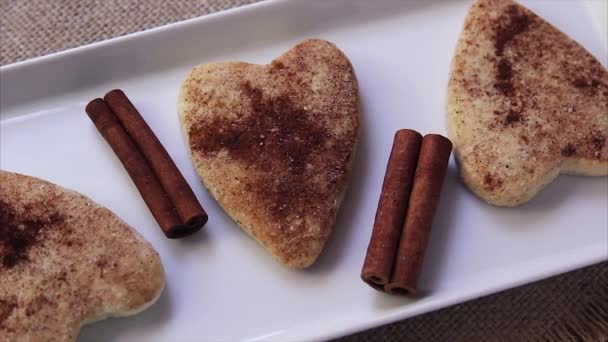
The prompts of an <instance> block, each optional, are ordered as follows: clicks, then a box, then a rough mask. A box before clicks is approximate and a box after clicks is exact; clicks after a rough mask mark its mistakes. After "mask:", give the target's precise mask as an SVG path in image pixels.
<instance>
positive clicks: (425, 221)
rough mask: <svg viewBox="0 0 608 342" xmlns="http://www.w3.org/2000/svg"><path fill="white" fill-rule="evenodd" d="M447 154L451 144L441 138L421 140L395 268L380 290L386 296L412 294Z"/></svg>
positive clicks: (441, 183)
mask: <svg viewBox="0 0 608 342" xmlns="http://www.w3.org/2000/svg"><path fill="white" fill-rule="evenodd" d="M451 152H452V143H451V142H450V140H448V139H447V138H445V137H443V136H441V135H436V134H429V135H426V136H424V138H423V139H422V147H421V148H420V155H419V157H418V165H417V166H416V174H415V176H414V184H413V186H412V193H411V195H410V200H409V208H408V209H407V214H406V218H405V225H404V226H403V232H402V233H401V240H400V241H399V247H398V250H397V258H396V259H395V267H394V270H393V274H392V276H391V280H390V282H389V283H388V284H387V285H386V286H385V287H384V289H385V290H386V291H387V292H389V293H393V294H415V293H416V284H417V281H418V276H419V275H420V270H421V268H422V262H423V260H424V254H425V251H426V247H427V244H428V239H429V235H430V232H431V226H432V225H433V217H434V216H435V211H436V210H437V206H438V204H439V197H440V193H441V187H442V185H443V180H444V178H445V174H446V171H447V166H448V161H449V159H450V153H451Z"/></svg>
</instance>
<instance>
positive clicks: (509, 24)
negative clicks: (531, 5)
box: [494, 5, 531, 56]
mask: <svg viewBox="0 0 608 342" xmlns="http://www.w3.org/2000/svg"><path fill="white" fill-rule="evenodd" d="M530 24H531V19H530V17H528V15H526V13H523V12H521V11H519V9H518V7H517V6H514V5H511V6H509V7H508V8H507V11H506V15H504V16H501V17H500V18H499V19H498V22H497V25H496V36H495V37H494V48H495V49H496V55H497V56H501V55H502V54H503V52H504V50H505V47H506V46H507V44H509V42H511V41H512V40H513V39H514V38H515V37H516V36H517V35H518V34H521V33H523V32H524V31H526V30H527V29H528V27H529V26H530Z"/></svg>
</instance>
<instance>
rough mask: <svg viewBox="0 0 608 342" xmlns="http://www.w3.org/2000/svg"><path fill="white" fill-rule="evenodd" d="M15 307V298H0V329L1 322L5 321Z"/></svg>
mask: <svg viewBox="0 0 608 342" xmlns="http://www.w3.org/2000/svg"><path fill="white" fill-rule="evenodd" d="M16 307H17V298H15V296H11V297H8V298H4V299H3V298H0V327H2V322H4V321H6V320H7V319H8V318H9V317H10V315H11V314H12V313H13V311H14V310H15V308H16Z"/></svg>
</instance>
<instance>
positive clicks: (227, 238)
mask: <svg viewBox="0 0 608 342" xmlns="http://www.w3.org/2000/svg"><path fill="white" fill-rule="evenodd" d="M524 4H525V5H527V6H528V7H530V8H531V9H533V10H534V11H536V12H537V13H538V14H540V15H541V16H542V17H544V18H546V19H547V20H549V21H550V22H552V23H553V24H555V25H556V26H557V27H559V28H560V29H562V30H563V31H565V32H566V33H568V34H569V35H571V36H572V37H573V38H574V39H575V40H577V41H579V42H580V43H581V44H582V45H583V46H585V47H586V48H588V49H589V50H590V51H591V53H593V54H594V55H595V56H596V57H598V58H599V59H600V60H601V61H603V62H602V63H605V61H606V56H607V52H606V46H605V45H603V44H604V43H603V42H606V30H605V28H606V26H605V25H606V24H605V16H604V17H602V16H601V15H600V16H597V17H596V16H595V15H594V13H602V11H603V13H606V8H605V4H606V3H605V1H602V0H599V1H588V2H580V1H532V0H529V1H524ZM468 6H469V1H459V0H452V1H450V0H439V1H422V0H420V1H366V0H355V1H347V0H336V1H323V0H314V1H270V2H264V3H260V4H256V5H253V6H246V7H244V8H240V9H236V10H232V11H228V12H224V13H220V14H216V15H210V16H206V17H203V18H198V19H193V20H188V21H185V22H181V23H177V24H173V25H169V26H165V27H162V28H158V29H153V30H149V31H146V32H143V33H137V34H132V35H129V36H126V37H122V38H118V39H112V40H109V41H105V42H101V43H97V44H93V45H89V46H86V47H82V48H77V49H74V50H70V51H67V52H62V53H58V54H54V55H50V56H47V57H43V58H37V59H34V60H31V61H27V62H22V63H17V64H14V65H9V66H6V67H3V68H2V69H1V74H0V76H1V78H0V79H1V82H2V83H1V92H0V95H1V97H0V100H1V102H0V103H1V126H0V127H1V140H0V142H1V144H0V145H1V149H0V163H1V164H0V165H1V167H2V168H3V169H6V170H11V171H17V172H22V173H26V174H29V175H33V176H38V177H41V178H44V179H47V180H50V181H53V182H56V183H58V184H60V185H63V186H66V187H69V188H72V189H75V190H77V191H80V192H82V193H84V194H86V195H88V196H89V197H91V198H93V199H94V200H96V201H98V202H99V203H101V204H103V205H105V206H107V207H108V208H110V209H111V210H113V211H114V212H116V213H117V214H118V215H119V216H120V217H122V218H123V219H124V220H126V221H127V222H128V223H129V224H131V225H132V226H133V227H135V228H136V229H137V230H138V231H139V232H140V233H141V234H143V235H144V236H145V237H146V238H147V239H148V240H149V241H151V243H152V244H153V245H154V246H155V247H156V249H157V250H158V251H159V253H160V255H161V257H162V260H163V263H164V266H165V269H166V273H167V288H166V291H165V292H164V294H163V295H162V297H161V298H160V300H159V302H158V303H157V304H156V305H154V306H153V307H152V308H150V309H149V310H147V311H146V312H144V313H142V314H140V315H138V316H136V317H132V318H125V319H114V320H108V321H104V322H101V323H97V324H94V325H91V326H87V327H86V328H84V330H83V331H82V334H81V338H82V340H86V341H97V340H100V341H101V340H104V341H108V340H112V341H169V340H179V341H201V340H210V341H220V340H223V341H234V340H246V341H259V340H280V341H289V340H320V339H328V338H332V337H335V336H339V335H343V334H348V333H352V332H355V331H358V330H362V329H365V328H370V327H373V326H376V325H380V324H385V323H389V322H392V321H396V320H399V319H403V318H406V317H411V316H414V315H418V314H420V313H423V312H428V311H431V310H436V309H438V308H441V307H445V306H448V305H451V304H454V303H457V302H462V301H465V300H468V299H472V298H475V297H479V296H483V295H487V294H489V293H492V292H496V291H499V290H503V289H507V288H510V287H513V286H517V285H520V284H524V283H527V282H531V281H535V280H538V279H541V278H544V277H547V276H550V275H554V274H558V273H561V272H566V271H569V270H572V269H575V268H578V267H582V266H585V265H589V264H592V263H596V262H599V261H601V260H605V259H606V257H607V255H606V254H607V250H606V248H607V247H606V246H607V243H608V236H607V235H608V233H607V229H606V227H607V226H608V218H607V212H606V208H607V207H608V196H607V195H606V194H607V191H608V183H607V178H606V177H601V178H583V177H566V176H562V177H560V178H559V179H558V180H556V181H555V182H554V183H553V184H551V185H550V186H549V187H548V188H547V189H546V190H544V191H543V192H542V193H541V194H540V196H538V197H537V198H536V199H534V200H533V201H532V202H531V203H529V204H526V205H524V206H522V207H519V208H514V209H505V208H497V207H492V206H490V205H487V204H484V203H483V202H482V201H480V200H478V199H477V198H476V197H474V196H473V195H472V194H471V193H470V192H468V191H467V189H466V188H465V187H464V186H463V185H462V184H461V183H460V182H459V180H458V177H457V170H456V168H455V165H454V164H453V161H452V164H451V165H450V170H449V172H448V176H447V179H446V181H445V186H444V190H443V195H442V199H441V204H440V209H439V211H438V215H437V217H436V222H435V225H434V228H433V232H432V236H431V242H430V246H429V248H428V255H427V259H426V260H425V265H424V271H423V275H422V278H421V280H420V289H421V292H422V295H421V296H420V298H418V299H415V300H414V299H407V298H398V297H392V296H387V295H384V294H381V293H378V292H376V291H373V290H372V289H370V288H369V287H368V286H367V285H365V284H364V283H363V282H362V281H361V280H360V278H359V274H360V270H361V265H362V263H363V259H364V256H365V251H366V247H367V243H368V241H369V237H370V233H371V227H372V224H373V219H374V214H375V210H376V205H377V200H378V196H379V192H380V187H381V184H382V179H383V175H384V170H385V165H386V161H387V158H388V154H389V151H390V146H391V142H392V137H393V133H394V132H395V130H396V129H398V128H413V129H416V130H418V131H421V132H423V133H429V132H438V133H445V109H444V97H445V90H446V84H447V79H448V68H449V64H450V60H451V58H452V53H453V49H454V46H455V43H456V39H457V37H458V34H459V31H460V29H461V25H462V22H463V19H464V16H465V14H466V11H467V9H468ZM592 8H595V10H590V9H592ZM602 28H603V29H602ZM307 37H319V38H324V39H327V40H330V41H332V42H334V43H336V44H337V45H338V47H340V48H341V49H343V50H344V52H345V53H346V55H347V56H348V57H349V58H350V60H351V61H352V63H353V65H354V67H355V70H356V73H357V77H358V80H359V84H360V94H361V99H362V100H361V127H362V129H361V144H360V149H359V151H358V155H357V159H356V163H355V168H354V174H353V177H352V182H351V187H350V189H349V192H348V194H347V198H346V200H345V202H344V205H343V207H342V209H341V211H340V214H339V219H338V221H337V224H336V226H335V232H334V234H333V236H332V237H331V239H330V241H329V243H328V244H327V246H326V249H325V252H324V253H323V254H322V255H321V256H320V258H319V259H318V261H317V263H316V264H315V265H314V266H313V267H311V268H310V269H308V270H304V271H292V270H288V269H286V268H284V267H282V266H280V265H279V264H277V263H276V262H275V261H273V260H272V258H271V257H270V256H269V255H267V254H266V253H265V252H264V251H263V250H262V248H261V247H259V246H258V245H257V244H256V243H255V242H254V241H253V240H252V239H250V238H248V237H247V236H246V235H245V234H244V233H242V232H241V231H240V229H239V228H238V227H237V225H236V224H234V223H233V222H232V221H231V220H230V219H229V218H228V217H227V216H226V214H225V213H224V212H223V211H222V210H221V209H220V208H219V207H218V205H217V204H216V203H215V202H214V201H213V199H212V198H211V197H210V195H209V194H208V193H207V192H206V191H205V190H204V189H203V187H202V185H201V184H200V182H199V180H198V178H197V177H196V175H195V172H194V171H193V169H192V166H191V163H190V160H189V158H188V155H187V152H186V146H184V142H183V138H182V134H181V131H180V128H179V125H178V120H177V114H176V96H177V92H178V88H179V86H180V82H181V80H182V79H183V78H184V76H185V74H186V72H187V71H188V70H189V69H190V68H191V67H193V66H194V65H196V64H199V63H206V62H211V61H221V60H243V61H248V62H255V63H267V62H269V61H270V60H271V59H272V58H273V57H275V56H278V55H279V54H280V53H282V52H283V51H285V50H287V49H289V48H290V47H291V46H292V45H293V44H295V43H297V42H298V41H300V40H301V39H304V38H307ZM113 88H122V89H124V90H125V92H126V93H127V94H128V95H129V96H130V97H131V99H132V100H133V102H134V103H135V105H136V106H137V107H138V108H139V109H140V111H141V113H142V114H143V115H144V117H145V118H146V119H147V121H148V123H149V124H150V126H151V127H152V128H153V130H154V131H155V132H156V133H157V135H158V137H159V139H160V140H161V141H162V142H163V143H164V145H165V146H166V148H167V150H168V151H169V153H170V154H171V155H172V156H173V157H174V159H175V161H176V163H177V164H178V166H179V168H180V169H181V170H182V171H183V173H184V175H185V177H186V178H187V180H188V181H189V182H190V184H191V185H192V186H193V188H194V191H195V193H196V195H197V196H198V198H199V199H200V200H201V202H202V203H203V205H204V206H205V207H206V208H207V209H208V212H209V216H210V220H209V223H208V224H207V225H206V227H205V229H204V231H202V232H201V233H199V234H197V235H195V236H192V237H189V238H186V239H183V240H167V239H166V238H165V237H164V236H163V234H162V233H161V232H160V230H159V229H158V228H157V225H156V223H155V221H154V220H153V218H152V216H151V215H150V213H149V212H148V209H147V208H146V207H145V205H144V203H143V201H142V200H141V198H140V197H139V194H138V193H137V191H136V189H135V187H134V185H133V184H132V182H131V180H130V179H129V178H128V176H127V173H126V172H125V171H124V170H123V168H122V166H121V165H120V163H119V162H118V160H117V158H116V157H115V156H114V155H113V154H112V151H111V149H110V148H109V147H108V145H107V144H106V142H105V141H104V140H103V139H102V138H101V136H100V135H99V133H98V132H97V131H96V130H95V128H94V126H93V125H92V124H91V122H90V121H89V119H88V118H87V116H86V115H85V113H84V106H85V104H86V103H87V102H88V101H89V100H91V99H93V98H95V97H99V96H102V95H103V94H105V92H106V91H108V90H110V89H113Z"/></svg>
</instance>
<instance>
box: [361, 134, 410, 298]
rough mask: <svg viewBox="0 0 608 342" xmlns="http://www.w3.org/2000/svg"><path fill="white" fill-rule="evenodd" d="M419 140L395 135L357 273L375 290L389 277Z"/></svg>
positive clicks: (405, 207)
mask: <svg viewBox="0 0 608 342" xmlns="http://www.w3.org/2000/svg"><path fill="white" fill-rule="evenodd" d="M421 140H422V136H421V135H420V133H418V132H416V131H413V130H409V129H402V130H399V131H397V133H395V139H394V141H393V148H392V150H391V154H390V158H389V160H388V164H387V166H386V173H385V175H384V183H383V184H382V192H381V193H380V200H379V201H378V209H377V211H376V218H375V221H374V227H373V231H372V236H371V239H370V242H369V246H368V247H367V255H366V257H365V263H364V264H363V269H362V271H361V278H362V279H363V281H365V282H366V283H367V284H369V285H370V286H372V287H373V288H375V289H378V290H382V287H383V286H384V285H385V284H386V283H387V282H388V281H389V280H390V277H391V271H392V269H393V261H394V259H395V255H396V251H397V244H398V243H399V237H400V235H401V230H402V227H403V222H404V218H405V213H406V209H407V205H408V198H409V195H410V191H411V187H412V181H413V177H414V171H415V170H416V162H417V160H418V153H419V151H420V143H421Z"/></svg>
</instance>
